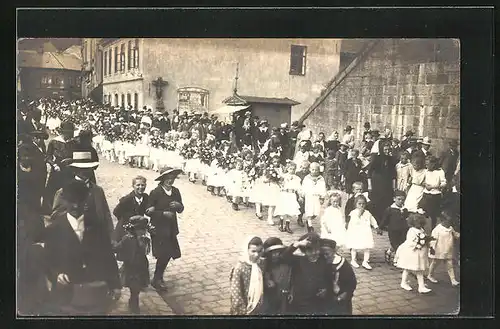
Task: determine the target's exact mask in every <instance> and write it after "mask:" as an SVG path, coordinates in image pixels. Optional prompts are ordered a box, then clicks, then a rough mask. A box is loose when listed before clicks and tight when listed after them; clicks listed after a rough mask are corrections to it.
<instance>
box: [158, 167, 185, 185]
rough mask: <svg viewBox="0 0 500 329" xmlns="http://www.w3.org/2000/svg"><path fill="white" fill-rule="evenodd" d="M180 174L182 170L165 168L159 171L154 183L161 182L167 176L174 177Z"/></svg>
mask: <svg viewBox="0 0 500 329" xmlns="http://www.w3.org/2000/svg"><path fill="white" fill-rule="evenodd" d="M180 173H182V170H181V169H175V168H172V167H165V168H163V169H162V170H161V172H160V176H158V177H157V178H156V179H155V181H158V182H162V181H163V180H164V179H165V177H166V176H168V175H174V176H177V175H179V174H180Z"/></svg>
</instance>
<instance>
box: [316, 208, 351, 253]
mask: <svg viewBox="0 0 500 329" xmlns="http://www.w3.org/2000/svg"><path fill="white" fill-rule="evenodd" d="M346 234H347V231H346V228H345V219H344V215H343V212H342V209H340V208H335V207H332V206H330V207H327V208H326V209H325V212H324V213H323V216H321V238H322V239H329V240H334V241H335V242H337V246H339V247H344V246H345V243H346Z"/></svg>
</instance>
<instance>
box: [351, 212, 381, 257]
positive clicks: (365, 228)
mask: <svg viewBox="0 0 500 329" xmlns="http://www.w3.org/2000/svg"><path fill="white" fill-rule="evenodd" d="M349 217H350V220H349V224H348V225H347V231H346V247H347V248H350V249H356V250H363V249H372V248H373V246H374V241H373V232H372V227H374V228H377V227H378V225H377V221H376V220H375V218H374V217H373V215H372V214H371V213H370V212H369V211H368V210H365V211H364V212H363V214H362V215H361V216H360V215H359V209H354V210H353V211H351V213H350V214H349Z"/></svg>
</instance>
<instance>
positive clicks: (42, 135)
mask: <svg viewBox="0 0 500 329" xmlns="http://www.w3.org/2000/svg"><path fill="white" fill-rule="evenodd" d="M41 120H42V111H41V110H39V109H38V108H34V109H32V110H31V111H30V112H29V113H28V115H27V116H26V121H25V124H26V131H27V132H31V131H37V132H38V133H37V140H36V141H35V142H36V143H37V144H38V145H39V146H40V148H42V149H43V150H44V152H45V151H46V148H45V140H47V139H49V131H48V129H47V127H46V126H45V125H43V124H42V123H41V122H40V121H41Z"/></svg>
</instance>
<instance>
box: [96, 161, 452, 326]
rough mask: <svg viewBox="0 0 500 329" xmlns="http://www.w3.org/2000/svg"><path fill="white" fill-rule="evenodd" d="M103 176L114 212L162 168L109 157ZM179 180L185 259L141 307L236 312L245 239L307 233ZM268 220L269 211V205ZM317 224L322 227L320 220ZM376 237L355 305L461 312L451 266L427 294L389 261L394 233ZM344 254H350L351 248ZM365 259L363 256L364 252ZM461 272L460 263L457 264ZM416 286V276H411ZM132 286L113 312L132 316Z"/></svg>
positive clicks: (381, 311) (368, 310)
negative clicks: (136, 183) (234, 290)
mask: <svg viewBox="0 0 500 329" xmlns="http://www.w3.org/2000/svg"><path fill="white" fill-rule="evenodd" d="M96 175H97V181H98V184H99V185H100V186H102V187H103V188H104V190H105V192H106V196H107V198H108V203H109V206H110V208H111V210H113V209H114V207H115V206H116V204H117V203H118V199H119V198H120V197H121V196H123V195H125V194H127V193H129V192H130V191H131V180H132V178H133V177H134V176H136V175H142V176H144V177H146V178H147V179H148V186H147V188H146V191H147V192H149V191H150V190H152V189H153V188H154V187H155V186H156V182H155V181H154V179H155V178H156V177H157V173H155V172H153V171H151V170H144V169H136V168H130V167H127V166H122V165H118V164H116V163H109V162H106V161H105V160H104V159H102V160H101V165H100V166H99V168H98V169H97V172H96ZM175 186H176V187H177V188H179V190H180V191H181V195H182V197H183V203H184V205H185V210H184V213H182V214H180V216H179V230H180V234H179V236H178V238H179V244H180V247H181V252H182V257H181V258H180V259H177V260H175V261H172V262H171V263H170V264H169V265H168V268H167V271H166V273H165V280H166V282H167V286H168V288H169V289H168V291H167V292H165V293H161V296H160V295H158V293H157V292H156V291H155V290H154V289H152V288H148V289H147V290H146V291H145V292H143V293H142V294H141V296H140V300H141V304H140V306H141V313H142V314H147V315H167V316H168V315H172V314H174V315H227V314H228V313H229V306H230V302H229V272H230V270H231V267H232V266H233V265H234V264H235V262H236V260H237V258H238V256H239V254H240V252H241V249H242V245H241V244H242V241H244V238H246V237H247V236H248V235H250V234H252V235H257V236H260V237H261V238H262V239H263V240H265V239H266V238H268V237H271V236H277V237H279V238H281V239H282V240H283V242H284V243H285V244H289V243H291V242H293V241H294V240H296V239H298V238H299V237H300V236H301V235H303V234H304V233H305V232H306V229H305V228H300V227H298V226H297V225H296V223H292V230H294V234H292V235H290V234H287V233H282V232H279V231H278V229H277V227H276V226H269V225H268V224H266V221H265V220H263V221H260V220H259V219H257V218H256V217H255V215H254V209H253V208H251V209H246V208H245V207H241V208H240V209H241V210H240V211H233V210H232V209H231V205H230V204H229V203H228V202H227V201H226V200H225V198H220V197H215V196H211V195H210V193H208V192H207V191H206V187H205V186H202V185H201V183H200V182H197V183H196V184H193V183H190V182H188V180H187V177H186V176H184V175H181V176H179V179H178V180H177V181H176V182H175ZM263 215H264V218H265V216H266V213H265V211H264V214H263ZM315 228H317V229H319V227H318V223H315ZM374 236H375V249H374V250H372V256H371V261H370V263H371V265H372V267H373V270H372V271H367V270H365V269H363V268H359V269H355V273H356V277H357V280H358V287H357V289H356V291H355V296H354V300H353V308H354V314H355V315H416V314H427V315H431V314H456V313H457V312H458V311H459V288H453V287H452V286H451V284H449V279H448V276H447V273H446V270H445V268H444V265H443V266H442V267H441V268H440V269H439V270H438V271H437V273H436V275H435V276H436V278H437V279H438V280H440V281H441V282H440V283H439V284H432V283H428V286H429V287H430V288H432V289H433V292H432V293H430V294H428V295H419V294H418V293H417V292H416V291H412V292H407V291H405V290H403V289H401V288H400V287H399V283H400V280H401V271H400V270H398V269H394V268H392V267H390V266H388V265H386V264H385V262H384V251H385V250H386V249H387V248H388V246H389V241H388V238H387V234H386V233H384V235H383V236H378V235H374ZM343 255H344V256H347V257H348V259H350V257H349V255H348V253H346V252H344V253H343ZM358 257H362V255H359V256H358ZM153 270H154V259H151V260H150V272H151V273H152V272H153ZM456 272H457V278H458V279H459V278H460V273H459V268H457V270H456ZM411 285H412V286H413V287H414V288H415V290H416V280H415V278H411ZM127 301H128V292H127V291H126V289H124V291H123V295H122V298H121V299H120V301H119V302H118V303H117V305H116V308H115V309H114V310H113V311H112V312H111V313H110V315H125V314H128V311H127Z"/></svg>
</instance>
